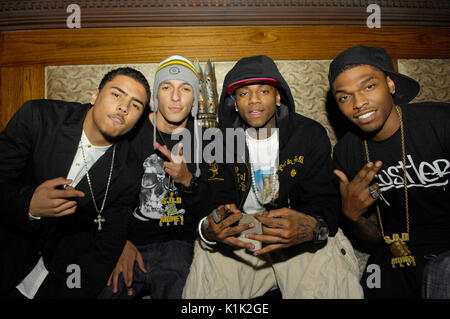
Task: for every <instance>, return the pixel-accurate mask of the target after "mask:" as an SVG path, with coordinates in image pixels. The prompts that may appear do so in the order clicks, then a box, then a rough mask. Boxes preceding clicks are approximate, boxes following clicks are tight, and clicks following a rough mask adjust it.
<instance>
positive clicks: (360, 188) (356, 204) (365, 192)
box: [333, 161, 383, 221]
mask: <svg viewBox="0 0 450 319" xmlns="http://www.w3.org/2000/svg"><path fill="white" fill-rule="evenodd" d="M382 165H383V163H382V162H381V161H376V162H375V164H374V163H372V162H369V163H367V164H366V165H365V166H364V167H363V168H362V169H361V170H360V171H359V172H358V174H356V176H355V178H353V180H352V181H351V182H349V180H348V178H347V175H345V173H344V172H342V171H340V170H338V169H335V170H334V171H333V172H334V174H335V175H337V177H339V179H340V189H341V200H342V211H343V212H344V214H345V216H346V217H347V218H349V219H350V220H353V221H357V220H358V219H359V218H360V217H361V215H362V214H364V213H365V212H366V211H367V209H368V208H369V207H370V206H371V205H372V204H373V203H374V202H375V201H376V198H374V197H373V196H372V195H371V194H370V190H369V185H370V183H371V182H372V180H373V178H374V177H375V175H376V174H377V173H378V171H379V170H380V168H381V166H382ZM375 187H376V186H375ZM378 192H380V191H379V190H378Z"/></svg>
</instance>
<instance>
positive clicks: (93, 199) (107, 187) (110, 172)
mask: <svg viewBox="0 0 450 319" xmlns="http://www.w3.org/2000/svg"><path fill="white" fill-rule="evenodd" d="M81 153H82V154H83V160H84V168H85V169H86V178H87V181H88V185H89V190H90V191H91V196H92V201H93V202H94V207H95V211H96V212H97V214H98V215H97V218H96V219H94V223H97V224H98V228H97V229H98V230H102V223H104V222H106V219H105V218H104V217H103V216H102V212H103V208H104V207H105V202H106V196H107V195H108V191H109V184H110V183H111V176H112V171H113V167H114V155H115V154H116V145H115V144H114V146H113V153H112V159H111V168H110V169H109V176H108V183H107V184H106V190H105V196H104V197H103V202H102V207H101V208H100V209H98V207H97V202H96V201H95V196H94V190H93V189H92V183H91V178H90V177H89V171H88V168H87V161H86V156H85V154H84V145H83V141H82V140H81Z"/></svg>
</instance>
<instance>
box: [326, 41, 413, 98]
mask: <svg viewBox="0 0 450 319" xmlns="http://www.w3.org/2000/svg"><path fill="white" fill-rule="evenodd" d="M352 64H355V65H358V64H367V65H371V66H374V67H376V68H378V69H380V70H381V71H383V72H384V73H385V74H386V75H388V76H389V77H390V78H391V79H392V81H394V83H395V94H394V95H393V99H394V102H395V103H396V104H406V103H408V102H409V101H411V100H412V99H414V98H415V97H416V96H417V94H418V93H419V90H420V85H419V83H418V82H417V81H416V80H414V79H412V78H410V77H408V76H406V75H403V74H400V73H397V72H394V65H393V64H392V60H391V57H390V56H389V54H388V53H387V52H386V50H385V49H383V48H379V47H366V46H356V47H352V48H349V49H347V50H345V51H343V52H342V53H340V54H339V55H338V56H337V57H336V58H335V59H334V60H333V61H332V62H331V64H330V70H329V72H328V81H329V82H330V87H331V88H332V87H333V83H334V80H335V79H336V78H337V76H338V75H339V74H341V73H342V72H343V71H344V68H345V67H346V66H348V65H352Z"/></svg>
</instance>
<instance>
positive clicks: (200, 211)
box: [183, 163, 238, 224]
mask: <svg viewBox="0 0 450 319" xmlns="http://www.w3.org/2000/svg"><path fill="white" fill-rule="evenodd" d="M200 168H201V175H200V178H199V180H198V186H197V187H196V189H195V190H194V191H192V192H190V193H186V192H185V193H183V198H184V200H185V203H186V206H187V207H188V209H189V211H191V212H193V213H194V217H195V222H196V224H197V223H198V222H199V221H200V219H202V218H203V217H205V216H207V215H209V214H210V213H211V211H212V210H213V209H214V208H217V207H218V206H219V205H223V204H230V203H234V202H235V200H234V197H235V192H234V187H233V184H232V180H231V179H232V176H231V175H230V172H229V168H228V167H227V165H226V164H224V163H202V164H201V165H200ZM236 205H238V203H236Z"/></svg>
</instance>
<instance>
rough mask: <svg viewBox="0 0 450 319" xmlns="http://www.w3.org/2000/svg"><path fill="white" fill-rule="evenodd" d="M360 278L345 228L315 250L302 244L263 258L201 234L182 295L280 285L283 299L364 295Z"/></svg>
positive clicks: (247, 292)
mask: <svg viewBox="0 0 450 319" xmlns="http://www.w3.org/2000/svg"><path fill="white" fill-rule="evenodd" d="M222 247H223V246H222ZM359 279H360V278H359V270H358V260H357V259H356V256H355V253H354V251H353V247H352V246H351V244H350V242H349V241H348V239H347V237H345V235H344V234H343V233H342V231H341V230H340V229H339V230H338V232H337V233H336V235H335V236H334V237H330V238H328V242H327V244H326V245H325V246H324V247H323V248H321V249H319V250H317V251H316V252H314V253H312V252H307V251H305V245H297V246H293V247H290V248H287V249H282V250H279V251H275V252H271V253H270V254H266V256H265V258H264V259H263V258H261V257H255V256H253V255H252V254H251V253H249V252H248V251H246V250H245V249H235V250H233V249H221V250H215V249H214V247H209V246H208V245H207V244H205V243H204V242H202V241H201V240H200V239H197V240H196V242H195V248H194V259H193V261H192V265H191V268H190V273H189V276H188V278H187V281H186V285H185V287H184V290H183V298H185V299H213V298H223V299H248V298H255V297H258V296H262V295H263V294H264V293H266V292H267V291H269V290H270V289H271V288H273V287H276V286H278V287H279V289H280V291H281V294H282V296H283V298H362V297H363V290H362V287H361V285H360V283H359Z"/></svg>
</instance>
